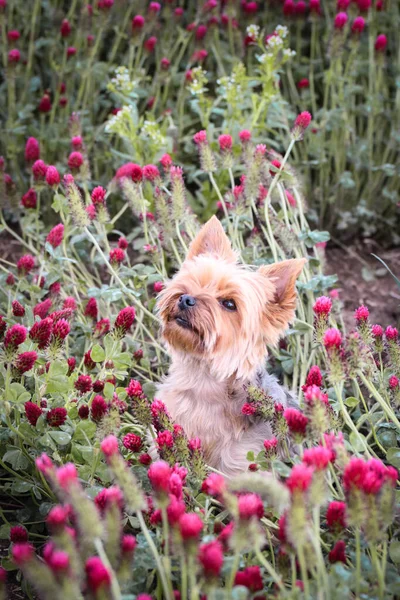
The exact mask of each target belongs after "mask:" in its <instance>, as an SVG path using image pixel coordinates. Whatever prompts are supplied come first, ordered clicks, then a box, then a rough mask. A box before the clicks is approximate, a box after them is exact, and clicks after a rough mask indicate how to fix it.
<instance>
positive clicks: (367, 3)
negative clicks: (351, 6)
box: [357, 0, 371, 12]
mask: <svg viewBox="0 0 400 600" xmlns="http://www.w3.org/2000/svg"><path fill="white" fill-rule="evenodd" d="M357 4H358V8H359V9H360V11H361V12H367V11H368V10H369V8H370V7H371V0H357Z"/></svg>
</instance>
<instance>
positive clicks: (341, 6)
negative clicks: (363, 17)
mask: <svg viewBox="0 0 400 600" xmlns="http://www.w3.org/2000/svg"><path fill="white" fill-rule="evenodd" d="M350 2H351V0H337V4H336V7H337V9H338V10H347V9H348V8H349V4H350Z"/></svg>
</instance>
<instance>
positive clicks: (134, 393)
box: [125, 379, 143, 398]
mask: <svg viewBox="0 0 400 600" xmlns="http://www.w3.org/2000/svg"><path fill="white" fill-rule="evenodd" d="M125 389H126V393H127V394H128V396H129V397H130V398H134V397H140V396H141V395H142V394H143V389H142V386H141V384H140V382H139V381H137V380H136V379H131V380H130V382H129V385H128V387H127V388H125Z"/></svg>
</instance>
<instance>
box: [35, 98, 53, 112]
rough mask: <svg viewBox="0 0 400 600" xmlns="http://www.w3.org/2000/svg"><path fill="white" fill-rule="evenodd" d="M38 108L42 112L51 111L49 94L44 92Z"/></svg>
mask: <svg viewBox="0 0 400 600" xmlns="http://www.w3.org/2000/svg"><path fill="white" fill-rule="evenodd" d="M38 109H39V112H41V113H48V112H50V111H51V100H50V96H49V95H48V94H44V95H43V96H42V97H41V99H40V102H39V106H38Z"/></svg>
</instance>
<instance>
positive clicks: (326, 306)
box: [313, 296, 332, 316]
mask: <svg viewBox="0 0 400 600" xmlns="http://www.w3.org/2000/svg"><path fill="white" fill-rule="evenodd" d="M331 309H332V300H331V299H330V298H328V296H320V297H319V298H317V299H316V301H315V303H314V306H313V311H314V313H315V314H316V315H325V316H327V315H329V313H330V312H331Z"/></svg>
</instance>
